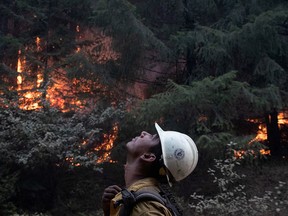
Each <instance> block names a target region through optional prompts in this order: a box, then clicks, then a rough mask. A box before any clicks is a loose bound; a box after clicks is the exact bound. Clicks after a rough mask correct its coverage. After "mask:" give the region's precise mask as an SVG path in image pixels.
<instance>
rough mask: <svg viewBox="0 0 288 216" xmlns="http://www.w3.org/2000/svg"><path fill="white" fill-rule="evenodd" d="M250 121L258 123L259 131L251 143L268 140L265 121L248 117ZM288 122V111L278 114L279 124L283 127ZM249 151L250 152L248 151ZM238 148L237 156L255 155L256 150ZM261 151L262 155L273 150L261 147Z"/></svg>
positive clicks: (268, 153) (235, 152) (235, 154)
mask: <svg viewBox="0 0 288 216" xmlns="http://www.w3.org/2000/svg"><path fill="white" fill-rule="evenodd" d="M248 121H250V122H253V123H258V124H259V126H258V131H257V135H256V137H255V138H253V139H252V140H251V141H250V142H249V144H250V145H252V144H253V143H254V142H257V141H258V142H259V141H265V140H267V127H266V125H265V124H264V123H262V122H260V121H259V120H257V119H248ZM284 124H288V112H280V113H279V114H278V126H279V127H281V125H284ZM247 151H249V152H247ZM247 151H245V150H238V151H236V150H235V151H234V156H235V157H236V158H243V157H244V156H245V155H247V154H252V155H255V152H254V151H253V150H247ZM259 153H260V154H261V155H270V154H271V151H270V150H269V149H260V151H259Z"/></svg>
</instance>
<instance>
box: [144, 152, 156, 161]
mask: <svg viewBox="0 0 288 216" xmlns="http://www.w3.org/2000/svg"><path fill="white" fill-rule="evenodd" d="M140 158H141V159H142V160H144V161H146V162H153V161H155V160H156V156H155V154H153V153H150V152H148V153H144V154H142V155H141V156H140Z"/></svg>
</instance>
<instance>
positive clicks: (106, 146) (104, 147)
mask: <svg viewBox="0 0 288 216" xmlns="http://www.w3.org/2000/svg"><path fill="white" fill-rule="evenodd" d="M117 136H118V125H117V124H114V125H113V129H112V133H111V134H104V141H103V143H101V145H99V146H97V147H96V148H95V149H94V150H95V151H99V152H103V154H102V155H101V156H99V157H98V159H97V163H103V162H110V163H114V162H115V161H113V160H111V158H110V154H111V149H112V148H113V146H114V141H115V140H116V138H117Z"/></svg>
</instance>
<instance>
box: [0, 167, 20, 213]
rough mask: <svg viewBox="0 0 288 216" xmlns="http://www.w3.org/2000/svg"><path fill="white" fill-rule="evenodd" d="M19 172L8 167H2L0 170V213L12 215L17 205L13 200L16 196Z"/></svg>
mask: <svg viewBox="0 0 288 216" xmlns="http://www.w3.org/2000/svg"><path fill="white" fill-rule="evenodd" d="M18 175H19V172H13V170H9V168H8V167H2V168H1V172H0V214H1V215H12V214H13V213H14V212H15V211H16V206H15V205H14V204H13V202H12V198H13V197H14V196H15V193H16V191H15V190H16V189H15V183H16V181H17V180H18Z"/></svg>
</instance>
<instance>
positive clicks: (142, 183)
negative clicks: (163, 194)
mask: <svg viewBox="0 0 288 216" xmlns="http://www.w3.org/2000/svg"><path fill="white" fill-rule="evenodd" d="M145 187H153V189H155V191H158V192H159V191H160V190H159V188H158V187H157V181H156V179H154V178H145V179H141V180H139V181H137V182H135V183H134V184H132V185H131V186H130V187H129V188H128V190H129V191H131V190H133V191H138V190H139V189H142V188H145ZM121 199H122V195H121V192H120V193H118V194H116V196H115V197H114V198H113V199H112V201H111V204H110V216H119V212H120V209H121V207H122V204H121V205H120V206H118V207H116V208H115V207H114V203H115V202H117V201H119V200H121ZM130 216H172V214H171V212H170V211H169V210H168V209H167V208H166V207H165V206H164V205H162V204H161V203H159V202H157V201H142V202H139V203H137V204H136V205H135V206H134V208H133V210H132V212H131V214H130Z"/></svg>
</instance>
